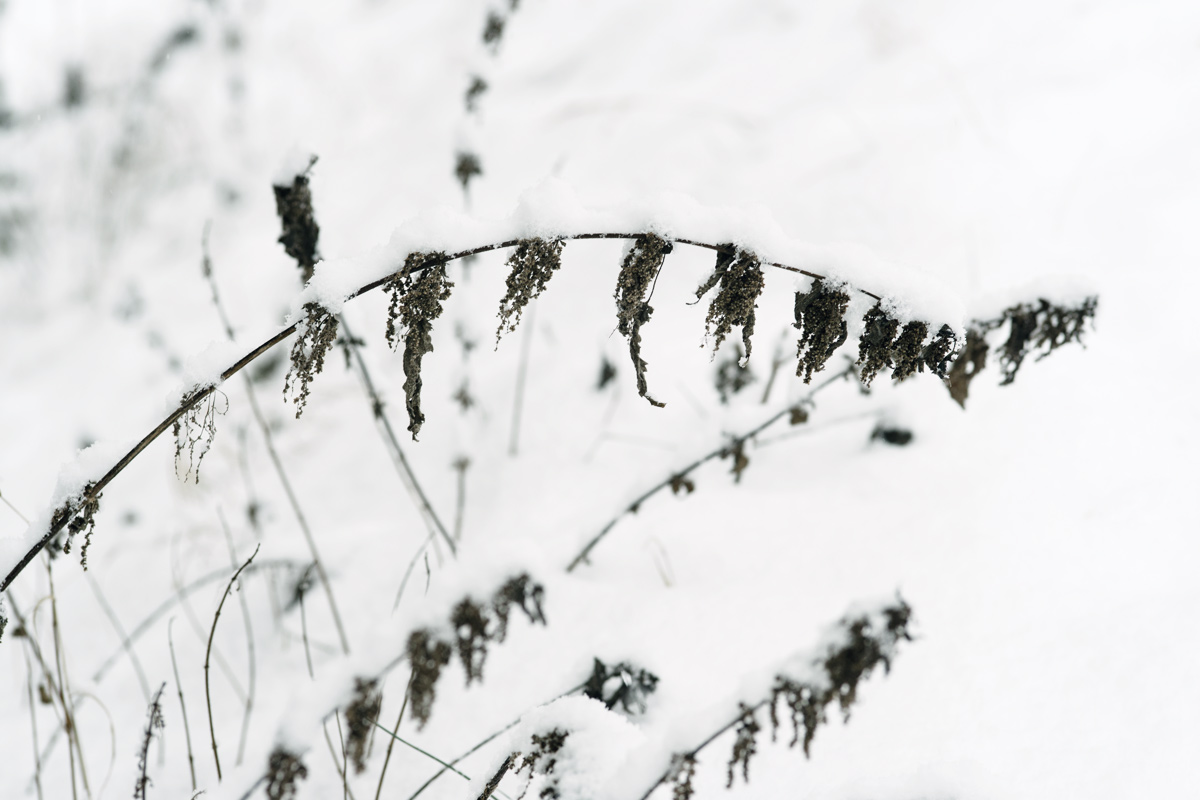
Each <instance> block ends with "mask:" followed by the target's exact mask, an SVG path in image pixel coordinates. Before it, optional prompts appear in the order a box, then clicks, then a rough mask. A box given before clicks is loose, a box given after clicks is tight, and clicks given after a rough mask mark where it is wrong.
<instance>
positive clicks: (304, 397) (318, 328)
mask: <svg viewBox="0 0 1200 800" xmlns="http://www.w3.org/2000/svg"><path fill="white" fill-rule="evenodd" d="M304 312H305V314H306V316H305V318H304V319H303V320H301V321H300V324H299V326H297V328H296V341H295V342H293V343H292V366H291V368H290V369H289V370H288V374H287V377H286V378H284V381H283V396H284V397H285V398H286V397H287V396H288V393H289V392H290V393H291V397H292V402H293V403H294V404H295V406H296V419H299V418H300V415H301V414H302V413H303V412H304V406H305V405H306V404H307V403H308V387H309V384H311V383H312V380H313V378H314V377H316V376H317V375H320V374H321V370H323V369H324V368H325V356H326V355H327V354H328V353H329V349H330V348H331V347H333V344H334V342H335V341H337V331H338V320H337V317H335V316H334V315H333V314H330V313H329V311H328V310H327V309H326V308H325V307H324V306H322V305H320V304H319V303H305V304H304Z"/></svg>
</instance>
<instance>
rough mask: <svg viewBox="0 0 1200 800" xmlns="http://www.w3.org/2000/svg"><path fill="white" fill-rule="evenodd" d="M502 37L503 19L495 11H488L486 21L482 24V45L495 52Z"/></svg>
mask: <svg viewBox="0 0 1200 800" xmlns="http://www.w3.org/2000/svg"><path fill="white" fill-rule="evenodd" d="M503 36H504V17H502V16H500V15H499V14H497V13H496V12H495V11H489V12H488V15H487V21H486V22H484V24H483V43H484V44H486V45H488V46H489V47H491V48H492V49H493V50H495V49H496V48H497V47H499V46H500V39H501V37H503Z"/></svg>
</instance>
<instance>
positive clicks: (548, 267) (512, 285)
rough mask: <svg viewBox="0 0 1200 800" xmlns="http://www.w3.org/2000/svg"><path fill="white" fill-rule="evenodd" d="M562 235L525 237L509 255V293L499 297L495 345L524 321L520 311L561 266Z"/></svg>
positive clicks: (542, 288) (507, 281)
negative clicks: (544, 237) (498, 324)
mask: <svg viewBox="0 0 1200 800" xmlns="http://www.w3.org/2000/svg"><path fill="white" fill-rule="evenodd" d="M562 249H563V240H562V239H522V240H521V241H519V242H518V243H517V246H516V248H514V249H513V252H512V254H511V255H509V257H508V261H507V262H506V265H507V266H508V270H509V272H508V279H507V280H506V281H505V283H506V285H507V286H508V293H507V294H505V295H504V299H503V300H501V301H500V313H499V317H500V327H498V328H496V346H497V347H499V346H500V337H501V336H502V335H504V334H505V333H512V332H513V331H515V330H516V329H517V325H519V324H520V323H521V312H522V311H524V309H525V306H527V305H529V303H530V302H531V301H532V300H534V299H536V298H537V297H538V296H539V295H541V293H542V292H543V291H544V290H545V288H546V283H547V282H548V281H549V280H550V278H551V277H552V276H553V275H554V273H555V271H556V270H558V268H559V267H560V266H562Z"/></svg>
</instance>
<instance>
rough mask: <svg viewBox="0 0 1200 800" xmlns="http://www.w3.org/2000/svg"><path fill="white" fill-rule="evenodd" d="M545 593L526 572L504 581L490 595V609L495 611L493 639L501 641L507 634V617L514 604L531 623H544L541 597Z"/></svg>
mask: <svg viewBox="0 0 1200 800" xmlns="http://www.w3.org/2000/svg"><path fill="white" fill-rule="evenodd" d="M545 594H546V590H545V588H544V587H543V586H542V585H541V584H540V583H537V582H536V581H534V580H533V578H531V577H529V575H528V574H527V573H522V574H521V575H518V576H516V577H515V578H509V579H508V580H507V581H505V582H504V585H503V586H501V587H500V589H499V590H497V592H496V594H495V595H494V596H493V597H492V610H493V611H494V612H495V613H496V631H495V635H494V638H495V640H496V641H497V642H503V641H504V638H505V637H506V636H507V635H508V618H509V614H510V612H511V611H512V607H513V606H514V605H515V606H516V607H517V608H519V609H521V611H522V612H523V613H524V614H525V616H526V617H527V618H528V619H529V621H530V622H531V623H537V624H541V625H545V624H546V614H545V612H544V611H543V610H542V598H543V597H545Z"/></svg>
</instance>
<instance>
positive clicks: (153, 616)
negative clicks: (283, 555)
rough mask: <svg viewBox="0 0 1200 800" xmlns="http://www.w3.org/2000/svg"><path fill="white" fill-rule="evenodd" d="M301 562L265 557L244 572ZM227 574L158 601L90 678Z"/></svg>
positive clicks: (102, 673) (291, 566)
mask: <svg viewBox="0 0 1200 800" xmlns="http://www.w3.org/2000/svg"><path fill="white" fill-rule="evenodd" d="M301 563H302V562H299V561H293V560H291V559H265V560H263V561H260V562H258V563H256V564H251V565H250V566H249V567H247V568H246V571H245V573H244V574H246V575H250V574H252V573H255V572H262V571H264V570H275V569H297V568H298V567H299V566H300V565H301ZM228 574H229V570H227V569H219V570H214V571H213V572H210V573H209V574H207V575H204V576H202V577H200V578H197V579H196V580H194V581H192V582H191V583H189V584H187V585H186V586H183V587H182V588H180V589H179V590H178V591H177V592H175V594H173V595H171V596H170V597H169V598H167V599H166V600H164V601H163V602H162V603H160V604H159V606H158V607H157V608H155V609H154V610H153V611H151V612H150V613H149V614H148V615H147V616H146V618H145V619H143V620H142V621H141V622H139V623H138V624H137V627H135V628H134V629H133V631H132V632H131V633H130V634H129V635H128V636H127V637H126V638H125V641H123V642H122V643H121V646H120V647H119V648H118V649H117V650H115V651H114V652H113V653H112V654H111V655H110V656H109V657H108V658H106V659H105V660H104V663H102V664H101V665H100V667H99V668H98V669H97V670H96V671H95V672H93V673H92V680H93V681H95V682H96V683H99V682H100V681H102V680H104V677H105V675H107V674H108V671H109V669H111V668H112V666H113V664H115V663H116V662H117V660H118V659H119V658H120V657H121V654H122V653H124V652H125V650H126V648H128V647H130V646H132V645H133V643H134V642H136V641H137V640H138V639H141V638H142V636H144V635H145V634H146V633H147V632H148V631H149V630H150V629H151V628H152V627H154V623H156V622H158V621H159V620H160V619H162V618H163V617H164V616H166V614H167V612H168V611H170V610H171V609H172V608H174V607H175V606H177V605H179V604H180V603H181V602H182V601H183V599H184V598H186V597H187V596H188V595H190V594H192V593H193V592H195V591H197V590H199V589H202V588H204V587H205V586H207V585H209V584H210V583H216V582H217V581H220V580H224V579H225V577H226V576H227V575H228ZM239 694H240V692H239Z"/></svg>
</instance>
